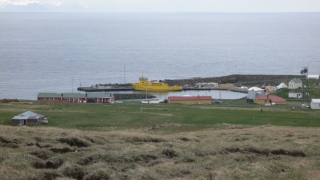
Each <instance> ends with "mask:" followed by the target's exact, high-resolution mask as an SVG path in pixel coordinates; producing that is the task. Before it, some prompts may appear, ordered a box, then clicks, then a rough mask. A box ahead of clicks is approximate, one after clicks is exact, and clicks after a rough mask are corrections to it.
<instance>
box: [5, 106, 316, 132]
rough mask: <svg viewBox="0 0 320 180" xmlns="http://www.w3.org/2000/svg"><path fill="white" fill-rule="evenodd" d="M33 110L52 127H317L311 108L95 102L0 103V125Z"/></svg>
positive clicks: (85, 128)
mask: <svg viewBox="0 0 320 180" xmlns="http://www.w3.org/2000/svg"><path fill="white" fill-rule="evenodd" d="M28 110H31V111H34V112H36V113H38V114H44V115H45V116H46V117H48V118H49V123H50V124H49V125H48V126H51V127H60V128H73V129H80V130H95V131H96V130H98V131H99V130H102V131H106V130H112V129H114V128H117V129H127V128H141V127H147V126H151V125H155V124H168V123H175V124H192V125H195V126H198V127H206V126H208V125H209V126H210V125H214V124H217V123H228V124H244V125H265V124H272V125H280V126H301V127H319V126H320V121H319V119H320V114H319V111H314V110H310V109H308V110H293V109H291V108H278V107H277V106H275V107H268V108H267V107H263V112H261V111H260V110H261V108H260V107H259V108H257V107H249V108H224V107H217V106H214V105H208V106H199V105H195V106H183V105H181V106H171V105H167V104H166V105H142V106H141V105H125V104H120V105H119V104H118V105H97V104H75V105H72V106H57V107H52V106H36V105H24V104H0V113H1V117H0V124H1V125H10V124H11V118H12V117H13V116H15V115H18V114H20V113H23V112H25V111H28ZM141 110H142V113H141Z"/></svg>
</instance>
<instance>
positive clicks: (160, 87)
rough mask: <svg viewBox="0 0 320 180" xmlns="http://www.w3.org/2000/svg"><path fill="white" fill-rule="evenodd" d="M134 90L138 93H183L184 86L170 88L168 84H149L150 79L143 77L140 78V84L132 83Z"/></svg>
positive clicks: (160, 82)
mask: <svg viewBox="0 0 320 180" xmlns="http://www.w3.org/2000/svg"><path fill="white" fill-rule="evenodd" d="M132 86H133V88H134V90H137V91H182V86H168V84H167V83H165V82H162V81H159V82H148V78H146V77H143V74H142V76H141V77H140V78H139V83H132Z"/></svg>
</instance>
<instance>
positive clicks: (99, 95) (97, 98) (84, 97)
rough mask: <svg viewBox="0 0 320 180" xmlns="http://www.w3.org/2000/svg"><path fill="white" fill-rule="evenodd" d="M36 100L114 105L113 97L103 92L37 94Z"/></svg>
mask: <svg viewBox="0 0 320 180" xmlns="http://www.w3.org/2000/svg"><path fill="white" fill-rule="evenodd" d="M37 99H38V100H41V99H48V100H49V99H52V100H66V101H68V102H70V103H110V104H113V103H114V96H113V94H110V93H105V92H92V93H86V94H81V93H61V94H59V93H39V94H38V98H37Z"/></svg>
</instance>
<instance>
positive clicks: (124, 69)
mask: <svg viewBox="0 0 320 180" xmlns="http://www.w3.org/2000/svg"><path fill="white" fill-rule="evenodd" d="M123 72H124V84H126V65H124V68H123Z"/></svg>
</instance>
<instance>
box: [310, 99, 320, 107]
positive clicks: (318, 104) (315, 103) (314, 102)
mask: <svg viewBox="0 0 320 180" xmlns="http://www.w3.org/2000/svg"><path fill="white" fill-rule="evenodd" d="M311 109H320V99H311Z"/></svg>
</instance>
